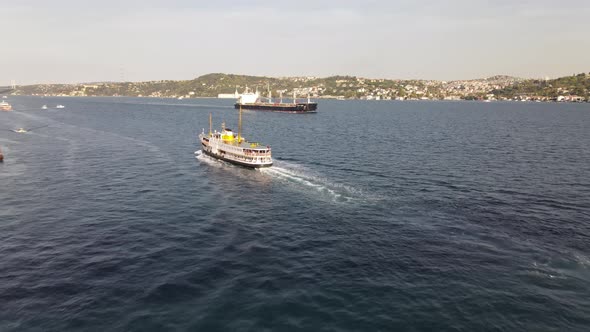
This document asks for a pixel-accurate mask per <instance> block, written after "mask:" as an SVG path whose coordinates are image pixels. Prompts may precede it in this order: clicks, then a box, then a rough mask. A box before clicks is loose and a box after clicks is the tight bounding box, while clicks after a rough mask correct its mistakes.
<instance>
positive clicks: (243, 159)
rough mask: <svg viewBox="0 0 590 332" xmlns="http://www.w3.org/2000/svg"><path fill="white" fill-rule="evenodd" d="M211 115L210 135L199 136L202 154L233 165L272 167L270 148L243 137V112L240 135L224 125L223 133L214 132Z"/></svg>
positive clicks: (239, 127) (239, 124)
mask: <svg viewBox="0 0 590 332" xmlns="http://www.w3.org/2000/svg"><path fill="white" fill-rule="evenodd" d="M211 127H212V123H211V114H209V133H205V130H204V129H203V132H202V133H201V134H199V141H200V142H201V148H202V152H203V153H204V154H206V155H208V156H210V157H213V158H216V159H220V160H223V161H227V162H229V163H232V164H236V165H240V166H244V167H249V168H261V167H270V166H272V155H271V148H270V146H265V145H262V144H259V143H257V142H248V141H247V140H246V139H244V137H242V110H241V109H240V112H239V120H238V133H237V134H235V133H234V132H233V131H232V130H231V129H229V128H225V125H222V128H221V131H220V132H218V131H217V130H215V131H212V128H211Z"/></svg>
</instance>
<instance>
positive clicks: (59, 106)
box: [55, 104, 66, 108]
mask: <svg viewBox="0 0 590 332" xmlns="http://www.w3.org/2000/svg"><path fill="white" fill-rule="evenodd" d="M55 108H66V107H65V106H64V105H61V104H60V105H57V106H55Z"/></svg>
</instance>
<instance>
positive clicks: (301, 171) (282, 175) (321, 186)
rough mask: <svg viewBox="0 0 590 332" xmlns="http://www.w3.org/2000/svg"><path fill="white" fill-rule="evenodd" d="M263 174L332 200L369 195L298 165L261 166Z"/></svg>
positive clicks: (346, 200)
mask: <svg viewBox="0 0 590 332" xmlns="http://www.w3.org/2000/svg"><path fill="white" fill-rule="evenodd" d="M260 171H261V172H262V173H263V174H267V175H269V176H272V177H273V178H275V179H277V180H279V181H284V182H287V183H289V184H290V185H291V187H292V188H294V189H296V190H302V191H307V192H309V193H311V194H314V193H315V194H319V195H321V196H324V197H326V198H328V199H330V200H332V201H334V202H339V203H346V202H352V201H363V200H368V199H369V196H368V195H366V194H365V193H363V192H362V191H360V190H358V189H356V188H352V187H350V186H347V185H343V184H339V183H335V182H333V181H330V180H329V179H328V178H325V177H323V176H321V175H320V174H313V172H311V171H310V170H307V169H305V168H304V167H301V166H299V165H289V164H285V165H283V164H281V165H280V166H276V165H275V166H273V167H270V168H262V169H260Z"/></svg>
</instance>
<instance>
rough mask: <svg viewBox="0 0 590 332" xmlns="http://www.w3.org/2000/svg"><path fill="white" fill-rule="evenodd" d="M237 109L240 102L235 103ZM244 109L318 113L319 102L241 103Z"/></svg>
mask: <svg viewBox="0 0 590 332" xmlns="http://www.w3.org/2000/svg"><path fill="white" fill-rule="evenodd" d="M234 107H235V108H236V109H238V108H240V104H239V103H236V104H235V105H234ZM241 107H242V109H244V110H257V111H270V112H286V113H317V109H318V104H317V103H297V104H270V103H254V104H241Z"/></svg>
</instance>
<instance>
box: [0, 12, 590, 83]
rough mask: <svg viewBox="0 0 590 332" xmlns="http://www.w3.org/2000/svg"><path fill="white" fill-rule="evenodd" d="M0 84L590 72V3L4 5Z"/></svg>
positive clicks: (0, 27)
mask: <svg viewBox="0 0 590 332" xmlns="http://www.w3.org/2000/svg"><path fill="white" fill-rule="evenodd" d="M0 15H1V16H0V17H1V18H0V31H2V32H1V34H2V35H1V39H0V40H1V43H2V50H1V51H0V85H7V84H9V83H10V80H11V79H14V80H16V81H17V83H19V84H30V83H37V82H55V83H57V82H59V83H72V82H87V81H106V80H110V81H120V80H123V79H124V80H128V81H140V80H159V79H192V78H194V77H197V76H199V75H203V74H207V73H211V72H223V73H235V74H250V75H267V76H322V77H323V76H330V75H337V74H339V75H344V74H349V75H357V76H364V77H375V78H393V79H395V78H401V79H407V78H420V79H440V80H453V79H470V78H481V77H487V76H492V75H496V74H507V75H514V76H520V77H545V76H549V77H557V76H563V75H570V74H572V73H579V72H589V71H590V1H589V0H562V1H554V0H552V1H549V0H535V1H529V0H526V1H525V0H514V1H506V0H490V1H478V0H471V1H468V0H449V1H435V0H423V1H420V0H416V1H412V0H400V1H393V0H391V1H386V0H383V1H381V0H374V1H371V0H364V1H358V0H356V1H348V0H340V1H321V0H315V1H308V0H299V1H277V0H275V1H270V0H269V1H266V0H259V1H249V2H247V1H237V0H234V1H231V0H216V1H215V0H208V1H197V0H191V1H189V0H186V1H185V0H178V1H175V0H167V1H161V0H143V1H135V0H129V1H127V0H118V1H113V0H100V1H97V0H93V1H84V0H76V1H73V0H53V1H47V0H18V1H9V0H0Z"/></svg>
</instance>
